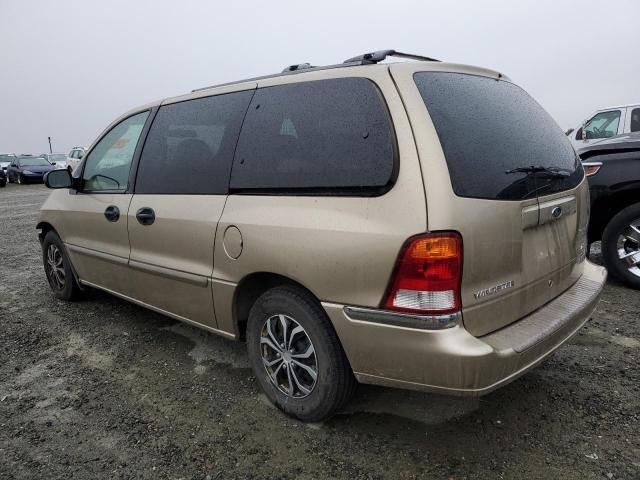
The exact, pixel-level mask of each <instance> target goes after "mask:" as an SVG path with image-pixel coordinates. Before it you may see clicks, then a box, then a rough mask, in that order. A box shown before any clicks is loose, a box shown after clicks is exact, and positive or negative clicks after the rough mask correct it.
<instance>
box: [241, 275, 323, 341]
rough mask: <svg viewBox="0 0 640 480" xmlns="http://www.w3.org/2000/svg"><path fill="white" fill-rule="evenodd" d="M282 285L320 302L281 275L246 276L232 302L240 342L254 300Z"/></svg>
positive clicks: (243, 335)
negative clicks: (297, 289) (295, 289)
mask: <svg viewBox="0 0 640 480" xmlns="http://www.w3.org/2000/svg"><path fill="white" fill-rule="evenodd" d="M282 285H292V286H295V287H297V288H300V289H301V290H303V291H305V292H306V293H307V294H308V295H309V296H310V298H312V299H313V300H315V301H317V302H318V304H320V301H319V300H318V299H317V298H316V296H315V295H313V293H311V291H309V289H308V288H306V287H305V286H304V285H302V284H300V283H299V282H296V281H295V280H292V279H290V278H288V277H285V276H283V275H278V274H276V273H270V272H258V273H252V274H250V275H247V276H246V277H245V278H243V279H242V280H241V281H240V283H239V284H238V286H237V287H236V293H235V296H234V302H233V318H234V323H235V326H236V332H237V334H238V337H239V339H240V340H243V341H244V340H245V339H246V332H247V321H248V320H249V311H250V310H251V307H252V306H253V304H254V303H255V302H256V300H257V299H258V298H259V297H260V295H262V294H263V293H265V292H266V291H267V290H270V289H272V288H274V287H279V286H282Z"/></svg>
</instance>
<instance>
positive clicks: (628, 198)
mask: <svg viewBox="0 0 640 480" xmlns="http://www.w3.org/2000/svg"><path fill="white" fill-rule="evenodd" d="M635 204H640V189H630V190H624V191H621V192H618V193H615V194H613V195H608V196H606V197H603V198H600V199H598V200H597V201H596V202H595V203H594V204H593V205H592V206H591V219H590V220H589V234H588V236H589V243H593V242H597V241H598V240H602V234H603V232H604V229H605V228H606V227H607V225H608V224H609V222H610V221H611V219H612V218H613V217H614V216H616V215H617V214H618V213H619V212H620V211H622V210H624V209H625V208H627V207H630V206H632V205H635Z"/></svg>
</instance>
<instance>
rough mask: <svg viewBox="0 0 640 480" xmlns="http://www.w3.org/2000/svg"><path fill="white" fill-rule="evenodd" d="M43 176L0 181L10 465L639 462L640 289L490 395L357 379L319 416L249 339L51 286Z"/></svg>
mask: <svg viewBox="0 0 640 480" xmlns="http://www.w3.org/2000/svg"><path fill="white" fill-rule="evenodd" d="M46 195H47V191H46V189H45V188H44V187H43V186H42V185H34V186H17V185H8V186H7V188H3V189H0V200H1V203H0V204H1V205H2V212H1V213H0V245H2V250H1V251H2V258H3V260H2V262H1V263H0V478H2V479H9V478H16V479H36V478H43V479H44V478H46V479H52V478H64V479H69V478H77V479H102V478H105V479H107V478H108V479H112V478H149V479H164V478H169V479H203V480H204V479H232V478H242V479H245V478H246V479H261V478H265V479H267V478H269V479H276V478H277V479H293V478H300V479H312V478H345V479H384V478H389V479H405V478H407V479H409V478H447V479H448V478H452V479H464V478H490V479H495V478H539V479H551V478H562V479H563V480H567V479H602V478H605V479H606V478H609V479H611V478H615V479H618V478H625V479H638V478H640V418H639V417H640V399H639V397H640V384H639V378H640V376H639V375H638V357H639V355H640V320H639V318H638V312H639V311H640V292H637V291H633V290H630V289H628V288H625V287H624V286H622V285H618V284H616V283H613V282H609V284H608V285H607V287H606V289H605V293H604V296H603V299H602V302H601V304H600V306H599V308H598V310H597V311H596V313H595V314H594V316H593V319H592V320H591V321H590V322H589V323H588V324H587V326H586V327H585V328H584V329H583V330H582V332H581V333H580V334H579V335H578V336H577V337H575V338H574V339H573V340H572V341H571V342H570V343H569V344H567V345H565V346H564V347H562V348H561V349H559V351H557V352H556V353H555V354H554V355H553V356H551V357H550V358H549V359H548V360H546V361H545V362H544V363H543V364H542V365H541V366H540V367H538V368H537V369H535V370H533V371H532V372H530V373H529V374H527V375H525V376H524V377H522V378H521V379H519V380H517V381H516V382H514V383H512V384H510V385H509V386H507V387H505V388H503V389H501V390H499V391H497V392H494V393H492V394H490V395H488V396H485V397H482V398H480V399H467V398H462V399H460V398H448V397H442V396H437V395H428V394H422V393H415V392H406V391H401V390H392V389H383V388H377V387H368V386H361V387H360V388H359V390H358V393H357V395H356V397H355V398H354V400H353V401H352V403H351V404H350V405H349V406H348V408H347V410H346V411H344V412H342V413H341V414H339V415H337V416H335V417H334V418H333V419H331V420H330V421H327V422H325V423H322V424H312V425H305V424H303V423H300V422H297V421H295V420H292V419H290V418H288V417H286V416H284V415H282V414H281V413H280V412H279V411H278V410H276V409H275V408H273V407H272V406H271V405H270V404H269V403H268V402H267V401H266V399H265V398H264V397H263V395H262V394H261V393H260V391H259V390H258V387H257V385H256V383H255V381H254V379H253V377H252V372H251V370H250V369H249V365H248V361H247V357H246V354H245V349H244V345H243V344H241V343H234V342H231V341H229V340H225V339H222V338H219V337H216V336H213V335H210V334H207V333H204V332H201V331H199V330H197V329H194V328H192V327H189V326H187V325H184V324H180V323H177V322H175V321H173V320H171V319H168V318H165V317H162V316H160V315H158V314H156V313H153V312H151V311H148V310H145V309H142V308H139V307H137V306H134V305H131V304H128V303H126V302H124V301H122V300H119V299H117V298H114V297H111V296H109V295H107V294H104V293H100V292H92V293H91V294H90V295H89V296H88V298H87V299H85V300H83V301H80V302H77V303H69V304H67V303H64V302H60V301H57V300H56V299H54V297H53V295H51V294H50V292H49V288H48V286H47V284H46V281H45V277H44V273H43V270H42V266H41V253H40V246H39V243H38V240H37V238H36V235H35V231H34V227H35V221H36V215H37V210H38V208H39V206H40V205H41V204H42V202H43V201H44V199H45V198H46Z"/></svg>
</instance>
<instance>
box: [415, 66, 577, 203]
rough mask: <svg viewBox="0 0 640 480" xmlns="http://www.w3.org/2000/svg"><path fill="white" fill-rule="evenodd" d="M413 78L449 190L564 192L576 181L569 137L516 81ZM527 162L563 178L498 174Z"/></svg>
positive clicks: (520, 195)
mask: <svg viewBox="0 0 640 480" xmlns="http://www.w3.org/2000/svg"><path fill="white" fill-rule="evenodd" d="M414 80H415V83H416V85H417V87H418V90H419V91H420V95H421V96H422V99H423V100H424V102H425V105H426V107H427V110H428V111H429V115H430V116H431V119H432V120H433V123H434V126H435V128H436V131H437V133H438V137H439V138H440V143H441V144H442V149H443V151H444V154H445V157H446V159H447V165H448V167H449V175H450V177H451V182H452V186H453V190H454V192H455V193H456V195H458V196H462V197H473V198H487V199H500V200H520V199H524V198H534V197H535V196H536V194H538V195H547V194H550V193H554V192H558V191H562V190H567V189H570V188H573V187H575V186H577V185H578V184H579V183H580V181H581V180H582V177H583V170H582V167H581V165H580V162H579V161H578V160H577V156H576V154H575V151H574V150H573V147H572V146H571V143H570V142H569V140H568V139H567V137H566V136H565V135H564V133H563V132H562V130H561V129H560V127H558V125H557V124H556V123H555V121H554V120H553V119H552V118H551V116H550V115H549V114H548V113H547V112H546V111H545V110H544V109H543V108H542V107H541V106H540V105H539V104H538V103H537V102H536V101H535V100H533V98H531V97H530V96H529V95H528V94H527V93H526V92H525V91H524V90H522V89H521V88H520V87H517V86H516V85H514V84H512V83H510V82H507V81H503V80H494V79H491V78H487V77H480V76H475V75H466V74H459V73H444V72H419V73H416V74H415V75H414ZM530 166H536V167H546V168H551V169H554V171H557V172H560V173H561V174H566V175H567V176H566V177H560V176H559V175H548V174H545V173H536V174H527V173H524V172H514V173H506V172H507V171H509V170H513V169H515V168H521V167H530Z"/></svg>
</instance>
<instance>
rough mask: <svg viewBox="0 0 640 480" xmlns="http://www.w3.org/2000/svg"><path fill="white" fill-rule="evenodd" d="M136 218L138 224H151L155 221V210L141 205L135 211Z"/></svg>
mask: <svg viewBox="0 0 640 480" xmlns="http://www.w3.org/2000/svg"><path fill="white" fill-rule="evenodd" d="M136 218H137V219H138V223H139V224H140V225H151V224H153V222H155V221H156V212H154V211H153V208H149V207H142V208H141V209H139V210H138V211H137V212H136Z"/></svg>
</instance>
